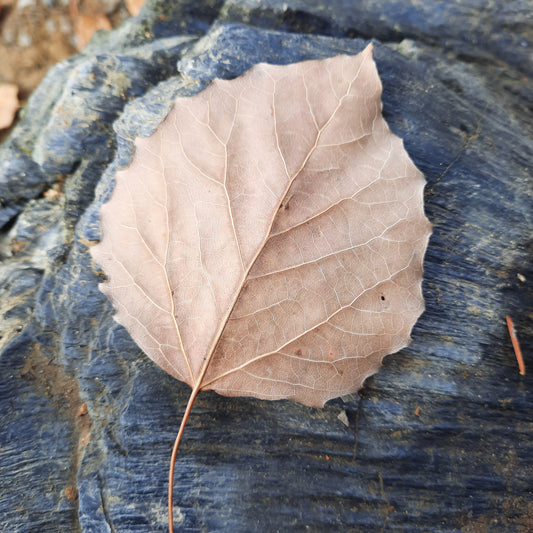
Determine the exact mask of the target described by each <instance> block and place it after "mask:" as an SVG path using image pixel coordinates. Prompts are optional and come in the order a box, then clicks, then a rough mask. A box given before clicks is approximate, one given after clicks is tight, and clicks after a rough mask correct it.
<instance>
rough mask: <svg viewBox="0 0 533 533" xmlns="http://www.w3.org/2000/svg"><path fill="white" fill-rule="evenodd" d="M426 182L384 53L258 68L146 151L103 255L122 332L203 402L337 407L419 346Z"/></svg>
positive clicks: (187, 108)
mask: <svg viewBox="0 0 533 533" xmlns="http://www.w3.org/2000/svg"><path fill="white" fill-rule="evenodd" d="M424 184H425V181H424V178H423V176H422V174H421V173H420V171H419V170H417V169H416V167H415V166H414V164H413V163H412V162H411V160H410V159H409V156H408V155H407V153H406V152H405V150H404V148H403V143H402V141H401V139H399V138H398V137H396V136H395V135H394V134H392V133H391V132H390V130H389V128H388V126H387V124H386V123H385V121H384V119H383V117H382V116H381V83H380V80H379V76H378V74H377V70H376V66H375V63H374V61H373V60H372V45H369V46H368V47H367V48H366V50H364V51H363V52H362V53H361V54H359V55H356V56H338V57H334V58H331V59H326V60H322V61H307V62H302V63H297V64H293V65H290V66H274V65H266V64H259V65H256V66H255V67H253V68H252V69H251V70H249V71H248V72H247V73H246V74H244V75H243V76H241V77H239V78H237V79H235V80H233V81H223V80H215V81H214V82H213V83H212V84H211V85H210V86H209V87H208V88H207V89H206V90H204V91H203V92H201V93H199V94H198V95H196V96H194V97H192V98H179V99H178V100H177V101H176V103H175V105H174V107H173V109H172V110H171V112H170V113H169V115H168V116H167V118H166V119H165V120H164V122H163V123H162V124H161V125H160V126H159V128H158V129H157V130H156V131H155V133H154V134H153V135H152V136H150V137H148V138H145V139H137V141H136V151H135V155H134V158H133V160H132V163H131V165H130V166H129V167H128V168H127V169H125V170H122V171H120V172H118V173H117V176H116V185H115V189H114V191H113V193H112V196H111V199H110V201H109V202H108V203H107V204H105V205H104V206H103V208H102V213H101V224H102V231H103V239H102V241H101V243H100V244H99V245H98V246H96V247H94V248H93V249H92V253H93V257H94V259H95V261H96V262H97V263H98V264H99V265H101V266H102V267H103V269H104V271H105V273H106V274H107V276H108V281H107V282H106V283H104V284H102V285H101V290H102V291H103V292H104V293H105V294H106V295H107V297H108V298H109V299H110V300H111V302H112V303H113V305H114V307H115V310H116V315H115V318H116V320H117V321H118V322H119V323H121V324H122V325H124V327H126V329H127V330H128V331H129V332H130V334H131V336H132V337H133V338H134V339H135V341H136V342H137V343H138V344H139V346H140V347H141V348H142V349H143V350H144V351H145V352H146V353H147V354H148V356H149V357H151V358H152V359H153V360H154V361H155V362H156V363H157V364H159V365H160V366H161V367H162V368H163V369H164V370H165V371H167V372H168V373H169V374H171V375H173V376H174V377H176V378H177V379H180V380H182V381H185V382H186V383H188V384H189V385H190V386H191V387H192V388H193V391H192V394H191V400H190V402H189V405H188V407H187V411H186V415H185V417H184V422H183V424H182V427H181V429H180V434H179V435H178V439H177V441H176V446H175V449H176V448H177V443H178V442H179V439H180V437H181V433H182V431H183V425H184V423H185V420H186V419H187V416H188V413H189V412H190V407H191V405H192V402H193V401H194V398H195V396H196V394H197V393H198V391H200V390H205V389H212V390H215V391H217V392H218V393H220V394H224V395H229V396H255V397H257V398H265V399H270V400H274V399H280V398H290V399H293V400H297V401H299V402H302V403H304V404H306V405H311V406H321V405H323V404H324V402H325V401H327V400H328V399H330V398H334V397H337V396H341V395H343V394H348V393H351V392H354V391H356V390H357V389H358V388H359V387H360V386H361V385H362V383H363V381H364V380H365V379H366V378H367V377H368V376H369V375H370V374H372V373H374V372H376V370H377V369H378V367H379V366H380V364H381V361H382V359H383V357H384V356H385V355H386V354H389V353H392V352H395V351H397V350H399V349H401V348H403V347H404V346H406V345H407V344H408V343H409V340H410V337H409V335H410V331H411V329H412V326H413V325H414V323H415V321H416V320H417V318H418V317H419V315H420V314H421V313H422V311H423V307H424V305H423V299H422V294H421V280H422V261H423V256H424V252H425V248H426V245H427V241H428V237H429V234H430V224H429V222H428V220H427V219H426V217H425V215H424V211H423V188H424Z"/></svg>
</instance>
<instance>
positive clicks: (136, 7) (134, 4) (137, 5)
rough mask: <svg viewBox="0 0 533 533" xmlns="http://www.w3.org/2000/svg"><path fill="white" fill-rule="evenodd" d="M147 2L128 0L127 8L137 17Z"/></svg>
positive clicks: (143, 0) (144, 0) (126, 2)
mask: <svg viewBox="0 0 533 533" xmlns="http://www.w3.org/2000/svg"><path fill="white" fill-rule="evenodd" d="M145 2H146V0H126V1H125V4H126V9H127V10H128V13H129V14H130V15H131V16H132V17H136V16H137V15H138V14H139V13H140V12H141V9H142V6H143V5H144V3H145Z"/></svg>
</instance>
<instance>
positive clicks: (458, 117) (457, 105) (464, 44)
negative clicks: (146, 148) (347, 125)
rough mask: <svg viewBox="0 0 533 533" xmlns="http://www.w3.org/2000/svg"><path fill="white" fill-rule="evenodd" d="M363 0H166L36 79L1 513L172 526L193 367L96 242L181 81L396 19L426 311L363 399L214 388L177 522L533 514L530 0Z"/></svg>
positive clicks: (11, 147)
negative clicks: (318, 403) (143, 319)
mask: <svg viewBox="0 0 533 533" xmlns="http://www.w3.org/2000/svg"><path fill="white" fill-rule="evenodd" d="M351 4H352V2H343V1H341V0H332V1H329V2H327V3H325V2H324V4H322V3H319V2H303V1H292V2H291V1H285V2H283V3H282V2H277V1H274V0H269V1H267V2H261V3H260V5H259V3H257V2H248V1H244V0H242V1H237V0H234V1H228V2H226V4H225V5H222V2H207V1H206V2H190V3H189V4H188V3H186V2H181V3H179V4H178V5H175V6H172V7H169V6H168V3H166V2H152V3H151V4H150V6H148V7H147V8H146V9H145V10H144V11H143V12H142V13H141V15H140V16H139V17H138V18H136V19H131V20H130V21H128V22H127V23H126V24H125V25H124V26H123V27H121V28H120V29H119V30H117V31H115V32H113V33H111V34H109V35H101V36H99V37H98V38H97V39H96V40H95V41H94V42H93V44H92V45H90V46H89V48H88V49H87V50H85V51H84V53H83V54H82V55H79V56H76V57H75V58H73V59H71V60H70V61H68V62H66V63H64V64H61V65H58V66H57V67H56V68H55V69H53V70H52V71H51V72H50V74H49V75H48V77H47V78H46V79H45V81H44V82H43V84H42V86H41V88H40V89H39V90H38V91H37V92H36V93H35V94H34V96H33V97H32V99H31V101H30V102H29V105H28V107H27V108H26V110H25V113H24V118H23V120H22V122H21V124H20V125H19V126H18V127H17V128H16V129H15V131H14V132H13V134H12V135H11V136H10V137H9V138H8V140H7V141H6V142H5V143H4V144H3V145H2V146H1V147H0V198H1V203H0V226H1V227H2V229H1V233H0V253H1V254H2V255H1V258H2V264H1V265H0V312H1V313H2V319H1V320H2V321H1V323H0V326H1V330H2V331H1V335H2V338H1V339H0V372H1V374H2V378H3V379H2V382H1V384H0V423H1V427H2V432H1V433H0V470H1V472H0V526H1V527H0V529H2V530H5V531H10V532H11V531H13V532H29V531H42V532H48V531H50V532H52V531H54V532H56V531H65V532H70V531H78V530H80V531H86V532H89V531H90V532H92V531H95V532H100V531H102V532H105V531H121V532H122V531H124V532H130V531H132V532H133V531H139V532H141V531H142V532H145V531H165V529H166V501H165V497H166V475H167V466H168V457H169V453H170V447H171V445H172V442H173V440H174V437H175V431H176V429H177V426H178V423H179V418H180V416H181V413H182V411H183V408H184V404H185V402H186V399H187V397H188V387H187V386H186V385H183V384H181V383H179V382H177V381H175V380H173V379H172V378H170V377H169V376H167V375H165V374H164V373H163V372H162V371H161V370H159V369H158V368H157V367H156V366H155V365H154V364H153V363H152V362H151V361H150V360H149V359H148V358H146V357H145V356H144V355H143V354H142V353H140V351H139V350H138V349H137V348H136V346H135V344H134V343H133V342H132V341H131V339H130V338H129V337H128V335H127V333H126V332H125V331H124V329H123V328H122V327H120V326H118V325H117V324H115V323H113V321H112V319H111V316H112V309H111V307H110V305H109V304H108V303H107V302H106V300H105V298H104V297H103V295H102V294H101V293H99V291H98V289H97V283H98V281H99V279H100V276H99V273H98V272H95V271H94V270H93V265H92V263H91V260H90V256H89V253H88V247H89V246H90V245H91V243H92V242H93V241H96V240H97V239H98V238H99V233H98V213H99V209H100V206H101V204H102V202H103V201H104V200H105V199H106V198H107V197H108V195H109V193H110V191H111V189H112V186H113V183H112V177H113V174H114V172H115V171H116V169H117V168H118V167H119V166H123V165H125V164H127V162H128V161H129V158H130V155H131V149H132V146H133V138H134V137H136V136H138V135H147V134H149V133H150V132H151V131H152V130H153V128H154V127H155V126H156V125H157V124H158V123H159V122H160V120H161V118H162V117H163V116H164V115H165V114H166V112H167V111H168V109H169V106H170V103H171V102H172V100H173V99H174V98H175V97H176V96H177V95H178V94H180V95H184V94H192V93H195V92H197V91H198V90H199V89H200V88H201V87H203V86H205V85H206V84H207V83H209V81H210V80H212V79H213V78H214V77H215V76H218V77H223V78H231V77H234V76H236V75H238V74H240V73H242V72H243V71H245V70H246V69H247V68H249V67H250V66H251V65H253V64H255V63H257V62H260V61H267V62H272V63H278V64H283V63H290V62H294V61H299V60H302V59H308V58H322V57H329V56H332V55H335V54H337V53H339V52H348V53H354V52H357V51H360V50H361V49H362V48H363V47H364V45H365V42H366V41H364V40H360V39H359V38H358V37H363V38H364V39H367V38H369V37H376V38H378V39H379V41H375V42H374V44H375V56H376V61H377V64H378V69H379V71H380V75H381V77H382V79H383V83H384V97H383V100H384V114H385V117H386V119H387V121H388V123H389V124H390V126H391V128H392V129H393V131H394V132H395V133H397V134H398V135H400V136H401V137H403V138H404V139H405V146H406V149H407V151H408V152H409V154H410V155H411V156H412V158H413V160H414V161H415V163H416V164H417V165H418V167H419V168H421V170H422V171H423V172H424V174H425V175H426V178H427V180H428V186H427V189H426V201H427V214H428V216H429V218H430V220H431V221H432V222H433V223H434V225H435V228H434V234H433V236H432V238H431V241H430V245H429V251H428V254H427V260H426V274H425V279H426V282H425V286H424V289H425V296H426V306H427V310H426V312H425V314H424V315H423V316H422V318H421V320H420V321H419V323H418V325H417V326H416V327H415V329H414V332H413V338H414V341H413V343H412V344H411V345H410V346H409V348H407V349H405V350H404V351H402V352H401V353H399V354H396V355H393V356H390V357H389V358H387V359H386V360H385V365H384V367H383V368H382V370H381V371H380V372H379V373H378V374H377V375H376V376H375V377H373V378H371V379H370V380H368V381H367V383H366V386H365V387H364V389H363V391H362V393H361V394H360V396H357V397H353V398H345V399H343V400H341V399H339V400H334V401H332V402H330V403H329V404H328V405H327V406H326V408H324V409H312V408H306V407H303V406H300V405H297V404H295V403H291V402H266V401H258V400H249V399H238V398H234V399H228V398H223V397H220V396H217V395H216V394H214V393H205V394H203V395H201V396H200V397H199V398H198V400H197V405H196V406H195V409H194V411H193V414H192V416H191V419H190V421H189V427H188V428H187V431H186V434H185V436H184V440H183V443H182V449H181V451H180V458H179V461H178V463H177V472H176V487H177V489H176V493H175V494H176V502H175V503H176V510H175V516H176V518H177V523H176V526H178V524H179V525H180V526H181V529H182V530H183V531H246V532H248V531H261V532H262V531H278V530H281V531H283V530H288V529H290V530H291V531H304V530H306V531H324V530H328V531H347V530H348V531H382V530H383V531H435V532H436V531H439V532H440V531H457V530H461V531H498V532H500V531H509V532H511V531H513V532H514V531H519V532H526V531H529V530H531V529H532V527H533V495H532V492H531V491H532V487H531V479H532V478H533V467H532V464H533V444H532V438H531V435H532V429H533V423H532V420H531V405H533V394H532V392H531V390H532V389H531V381H532V378H531V376H532V373H533V364H532V363H531V360H530V359H528V357H529V354H530V353H531V344H532V335H531V334H532V327H531V320H532V312H533V310H532V308H531V302H532V294H531V292H532V291H531V280H532V279H533V268H532V266H531V251H532V242H531V227H532V220H531V218H532V214H533V205H532V199H531V196H532V186H531V179H530V174H531V170H530V165H531V160H532V158H533V126H532V125H533V112H532V103H533V89H532V86H531V82H530V81H529V80H528V78H527V76H528V75H531V64H532V62H531V41H532V40H533V24H532V23H531V19H530V18H529V19H528V18H527V16H526V15H527V13H528V6H529V8H530V4H529V2H525V1H513V2H503V1H499V2H495V3H493V4H491V5H490V6H489V7H488V8H486V7H485V6H482V7H478V3H477V2H473V1H471V2H468V3H465V2H458V1H456V2H446V3H439V2H432V3H431V6H430V7H431V9H432V11H431V13H432V16H431V17H428V16H426V10H425V8H424V9H422V8H421V7H419V3H417V2H412V3H411V2H408V1H401V2H400V1H398V2H393V1H392V0H391V1H388V2H387V1H382V2H376V3H370V2H368V3H367V2H359V3H358V6H359V7H358V8H357V10H355V9H350V6H351ZM428 9H429V8H428ZM480 17H481V18H482V20H483V22H482V23H480V22H478V21H479V19H480ZM217 18H218V22H215V20H216V19H217ZM252 25H253V26H252ZM258 26H260V28H259V27H258ZM279 30H284V31H285V32H287V31H289V32H291V33H284V32H280V31H279ZM199 33H204V35H203V36H202V37H198V34H199ZM319 33H320V34H323V35H322V36H321V35H318V34H319ZM177 61H179V63H178V69H176V62H177ZM117 141H118V142H117ZM50 189H52V191H54V192H50ZM58 191H59V194H57V192H58ZM44 192H46V194H43V193H44ZM518 274H520V277H519V276H518ZM524 279H525V281H523V280H524ZM507 314H509V315H511V316H512V318H513V320H514V322H515V325H516V329H517V334H518V336H519V338H520V340H521V343H522V349H523V352H524V355H525V358H526V362H525V363H526V370H527V373H526V375H525V376H520V374H519V372H518V366H517V364H516V360H515V358H514V355H513V351H512V346H511V341H510V338H509V335H508V333H507V330H506V324H505V315H507ZM530 367H531V368H530ZM82 404H85V405H86V409H87V414H83V413H84V412H85V408H84V407H83V406H82Z"/></svg>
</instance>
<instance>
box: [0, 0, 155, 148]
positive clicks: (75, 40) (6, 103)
mask: <svg viewBox="0 0 533 533" xmlns="http://www.w3.org/2000/svg"><path fill="white" fill-rule="evenodd" d="M143 3H144V0H142V1H141V0H126V1H123V0H70V1H69V0H0V141H2V140H3V139H4V138H5V137H6V136H7V134H8V133H9V131H10V130H11V129H12V128H13V126H14V124H15V122H16V112H17V109H19V108H20V107H22V106H23V105H24V103H25V102H26V100H27V99H28V97H29V96H30V94H31V93H32V91H33V90H34V89H35V88H36V87H37V85H39V83H40V82H41V80H42V79H43V77H44V76H45V75H46V73H47V72H48V70H49V69H50V67H51V66H53V65H54V64H56V63H57V62H59V61H62V60H64V59H66V58H68V57H69V56H71V55H72V54H75V53H76V52H78V51H79V50H81V49H82V48H83V47H84V46H85V45H86V44H87V43H88V42H89V41H90V38H91V36H92V34H93V33H94V32H95V31H96V30H98V29H104V30H105V29H111V28H114V27H116V26H118V25H120V23H121V22H122V21H123V20H124V19H125V18H127V17H129V16H132V15H136V14H137V13H138V12H139V10H140V7H141V6H142V4H143ZM17 97H18V98H17Z"/></svg>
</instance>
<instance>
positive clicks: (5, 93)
mask: <svg viewBox="0 0 533 533" xmlns="http://www.w3.org/2000/svg"><path fill="white" fill-rule="evenodd" d="M18 91H19V89H18V87H17V86H16V85H14V84H13V83H0V130H2V129H4V128H9V126H11V124H12V123H13V120H14V119H15V115H16V113H17V109H18V108H19V101H18V98H17V95H18Z"/></svg>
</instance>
